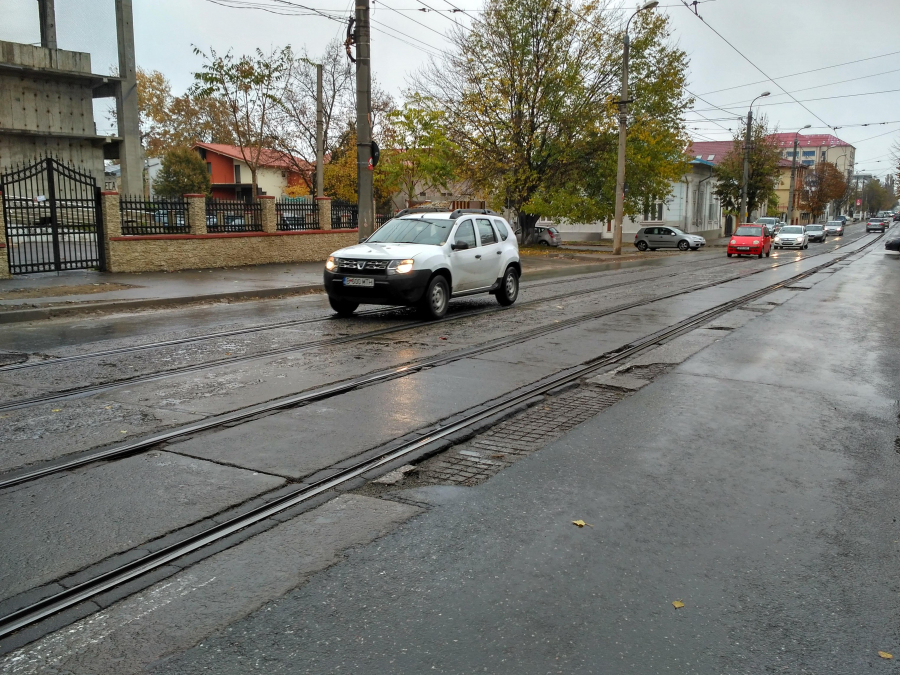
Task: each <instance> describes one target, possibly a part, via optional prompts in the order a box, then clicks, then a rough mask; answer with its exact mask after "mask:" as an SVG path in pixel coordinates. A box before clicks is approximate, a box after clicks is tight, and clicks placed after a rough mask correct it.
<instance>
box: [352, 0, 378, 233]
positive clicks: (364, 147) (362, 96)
mask: <svg viewBox="0 0 900 675" xmlns="http://www.w3.org/2000/svg"><path fill="white" fill-rule="evenodd" d="M369 53H370V52H369V0H356V162H357V166H356V178H357V181H356V185H357V209H358V214H359V215H358V219H359V220H358V223H359V240H360V241H363V240H365V239H368V238H369V237H370V236H371V235H372V232H373V231H374V229H373V228H374V224H375V197H374V187H373V185H372V182H373V181H372V167H371V163H372V127H371V120H370V117H369V112H370V110H371V99H372V95H371V90H372V77H371V71H370V57H369Z"/></svg>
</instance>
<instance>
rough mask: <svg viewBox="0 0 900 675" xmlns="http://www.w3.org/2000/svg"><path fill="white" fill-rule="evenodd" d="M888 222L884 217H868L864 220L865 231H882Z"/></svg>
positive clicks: (885, 228)
mask: <svg viewBox="0 0 900 675" xmlns="http://www.w3.org/2000/svg"><path fill="white" fill-rule="evenodd" d="M887 228H888V224H887V221H885V220H884V218H869V219H868V220H867V221H866V232H884V231H885V230H887Z"/></svg>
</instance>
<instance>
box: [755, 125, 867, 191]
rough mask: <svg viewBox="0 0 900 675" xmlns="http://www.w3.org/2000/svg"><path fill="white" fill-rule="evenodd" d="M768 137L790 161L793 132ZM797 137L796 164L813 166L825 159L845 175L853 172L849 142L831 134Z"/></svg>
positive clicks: (854, 152) (854, 159)
mask: <svg viewBox="0 0 900 675" xmlns="http://www.w3.org/2000/svg"><path fill="white" fill-rule="evenodd" d="M769 138H770V139H772V140H773V141H774V142H775V145H776V146H777V147H778V150H779V152H781V156H782V157H783V158H784V159H787V160H788V161H790V160H791V158H792V157H793V156H794V134H793V133H786V134H772V135H771V136H769ZM797 139H798V141H799V143H798V145H797V153H798V157H797V164H802V165H804V166H815V165H816V164H818V163H819V162H826V161H827V162H831V163H832V164H834V165H835V166H836V167H837V168H838V171H840V172H841V173H842V174H844V175H845V176H850V175H851V174H852V173H853V166H854V163H855V161H856V148H854V147H853V146H852V145H850V144H849V143H846V142H844V141H842V140H841V139H840V138H838V137H837V136H832V135H831V134H800V135H799V136H798V137H797ZM785 203H786V202H785Z"/></svg>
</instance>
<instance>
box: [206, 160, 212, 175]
mask: <svg viewBox="0 0 900 675" xmlns="http://www.w3.org/2000/svg"><path fill="white" fill-rule="evenodd" d="M206 173H208V174H209V175H210V176H212V162H207V163H206Z"/></svg>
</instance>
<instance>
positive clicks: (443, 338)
mask: <svg viewBox="0 0 900 675" xmlns="http://www.w3.org/2000/svg"><path fill="white" fill-rule="evenodd" d="M438 339H439V340H446V339H447V338H445V337H442V338H438Z"/></svg>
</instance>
